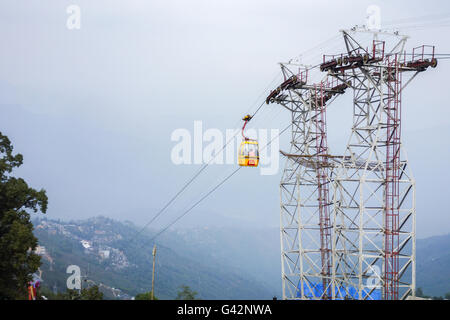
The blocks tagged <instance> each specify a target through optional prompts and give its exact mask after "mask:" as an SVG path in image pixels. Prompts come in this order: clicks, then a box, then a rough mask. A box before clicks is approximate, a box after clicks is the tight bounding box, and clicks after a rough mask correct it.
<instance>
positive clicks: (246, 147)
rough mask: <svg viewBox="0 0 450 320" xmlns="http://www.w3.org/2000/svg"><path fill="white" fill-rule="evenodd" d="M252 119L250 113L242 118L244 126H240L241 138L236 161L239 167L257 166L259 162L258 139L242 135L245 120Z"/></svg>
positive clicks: (245, 123)
mask: <svg viewBox="0 0 450 320" xmlns="http://www.w3.org/2000/svg"><path fill="white" fill-rule="evenodd" d="M251 119H252V117H251V116H250V115H246V116H245V117H244V118H243V119H242V120H244V126H243V127H242V137H243V140H242V142H241V145H240V147H239V157H238V162H239V165H240V166H241V167H257V166H258V163H259V146H258V141H256V140H252V139H249V138H247V137H246V136H245V135H244V130H245V126H246V125H247V122H249V121H250V120H251Z"/></svg>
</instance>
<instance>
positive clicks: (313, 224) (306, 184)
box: [266, 28, 437, 300]
mask: <svg viewBox="0 0 450 320" xmlns="http://www.w3.org/2000/svg"><path fill="white" fill-rule="evenodd" d="M367 33H368V34H370V35H372V36H373V37H371V39H370V43H369V44H367V43H361V42H360V41H358V39H357V37H358V36H360V35H361V34H367ZM342 34H343V40H344V45H345V51H346V52H345V53H342V54H339V55H334V56H324V58H323V59H324V60H323V63H321V64H320V71H321V72H323V73H324V76H323V78H322V80H321V81H319V82H318V83H314V84H310V83H308V72H309V70H311V68H306V69H304V68H302V67H301V66H300V67H299V66H298V65H297V66H296V65H294V64H281V67H282V72H283V75H284V77H285V81H284V82H283V83H282V84H281V85H280V86H279V87H278V88H277V89H276V90H274V91H272V93H271V94H270V95H269V97H267V100H266V102H267V103H278V104H280V105H282V106H284V107H285V108H286V109H288V110H289V111H290V112H291V115H292V118H291V122H292V137H291V148H290V151H289V152H283V151H281V153H282V155H283V156H285V158H286V165H285V169H284V171H283V175H282V180H281V183H280V193H281V194H280V195H281V214H280V223H281V260H282V283H283V298H284V299H361V300H363V299H380V298H381V299H387V300H389V299H405V298H406V297H407V296H409V295H412V296H414V295H415V184H414V179H413V177H412V175H411V173H410V172H409V170H408V169H409V167H408V162H407V159H406V156H405V155H404V152H403V148H402V144H401V102H402V99H401V97H402V92H403V90H404V88H405V87H406V86H407V85H408V84H409V83H410V81H411V80H412V79H413V78H414V77H415V76H416V75H417V74H418V73H420V72H422V71H425V70H426V69H427V68H428V67H430V66H431V67H436V65H437V62H436V59H435V58H434V47H428V46H421V47H418V48H415V49H414V50H413V52H412V54H406V53H405V51H404V48H405V44H406V40H407V37H406V36H400V35H398V34H397V33H393V34H392V33H386V32H372V31H367V30H356V29H355V28H354V29H352V30H346V31H342ZM404 78H405V79H404ZM346 91H352V93H353V125H352V128H351V134H350V137H349V140H348V144H347V146H346V147H345V150H344V153H343V155H340V156H337V155H332V154H331V153H330V151H329V147H328V143H327V130H326V109H327V107H328V106H329V105H330V104H331V103H332V102H333V101H334V99H335V98H336V97H338V96H339V95H341V94H344V93H345V92H346Z"/></svg>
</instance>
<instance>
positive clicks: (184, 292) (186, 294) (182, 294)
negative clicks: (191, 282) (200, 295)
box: [175, 285, 197, 300]
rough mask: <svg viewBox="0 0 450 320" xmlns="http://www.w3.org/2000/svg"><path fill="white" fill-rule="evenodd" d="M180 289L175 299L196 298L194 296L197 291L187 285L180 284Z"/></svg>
mask: <svg viewBox="0 0 450 320" xmlns="http://www.w3.org/2000/svg"><path fill="white" fill-rule="evenodd" d="M180 289H181V290H179V291H178V294H177V297H176V298H175V299H176V300H197V299H196V297H195V296H196V295H197V292H196V291H192V290H191V288H189V286H185V285H182V286H180Z"/></svg>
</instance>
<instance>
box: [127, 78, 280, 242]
mask: <svg viewBox="0 0 450 320" xmlns="http://www.w3.org/2000/svg"><path fill="white" fill-rule="evenodd" d="M278 77H279V72H277V75H276V76H275V78H274V79H273V80H272V81H271V83H270V84H269V86H270V85H271V84H272V83H273V82H274V81H275V80H276V79H277V78H278ZM269 86H268V87H269ZM266 91H267V88H266V89H264V91H263V92H262V93H261V94H260V95H259V97H258V100H259V99H260V98H261V96H262V95H263V94H264V93H265V92H266ZM264 104H265V101H263V102H262V103H261V104H260V105H259V106H258V108H257V109H256V111H255V112H253V114H252V117H254V116H255V115H256V114H257V113H258V112H259V111H260V110H261V108H262V106H263V105H264ZM238 134H239V131H236V132H235V133H234V135H233V136H232V137H231V138H230V139H229V140H228V141H227V142H226V143H225V144H224V145H223V147H222V149H221V150H220V151H219V152H218V153H216V154H215V155H214V156H213V157H212V158H211V159H210V160H209V161H208V162H207V163H204V164H203V165H202V166H201V167H200V169H199V170H198V171H197V172H196V173H195V174H194V175H193V176H192V177H191V178H190V179H189V180H188V181H187V182H186V183H185V184H184V185H183V187H182V188H181V189H180V190H179V191H178V192H177V193H176V194H175V195H174V196H173V197H172V198H171V199H170V200H169V201H168V202H167V203H166V204H165V205H164V206H163V207H162V208H161V209H160V210H159V211H158V212H157V213H156V214H155V215H154V216H153V218H152V219H151V220H150V221H149V222H147V223H146V224H145V225H144V226H143V227H142V228H141V229H140V230H139V231H138V232H137V233H136V234H135V235H134V237H133V240H134V239H135V238H136V237H138V236H139V235H140V234H141V233H142V232H143V231H144V230H145V229H146V228H147V227H148V226H149V225H150V224H152V223H153V221H155V220H156V219H157V218H158V217H159V216H160V215H161V214H162V213H163V212H164V211H165V210H166V209H167V208H168V207H169V206H170V205H171V204H172V203H173V202H174V201H175V200H176V199H177V198H178V197H179V196H180V195H181V194H182V193H183V192H184V191H185V190H186V189H187V188H188V187H189V185H191V184H192V182H194V180H195V179H196V178H197V177H198V176H199V175H200V174H201V173H202V172H203V171H204V170H205V169H206V168H207V167H208V166H209V165H210V164H211V163H212V161H213V160H214V159H215V158H217V156H218V155H219V154H221V153H222V152H223V150H225V148H226V147H227V146H228V145H229V144H230V142H231V141H233V140H234V138H235V137H236V136H237V135H238Z"/></svg>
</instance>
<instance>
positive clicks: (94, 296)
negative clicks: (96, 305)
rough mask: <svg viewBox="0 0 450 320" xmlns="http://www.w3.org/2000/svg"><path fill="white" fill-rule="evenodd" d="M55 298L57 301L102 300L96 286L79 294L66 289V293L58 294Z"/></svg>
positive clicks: (101, 295) (101, 294)
mask: <svg viewBox="0 0 450 320" xmlns="http://www.w3.org/2000/svg"><path fill="white" fill-rule="evenodd" d="M55 298H56V299H57V300H103V293H102V292H101V291H100V290H99V289H98V286H92V287H89V288H84V289H82V290H81V292H80V291H78V290H73V289H67V290H66V292H64V293H62V294H58V295H57V296H56V297H55Z"/></svg>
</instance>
